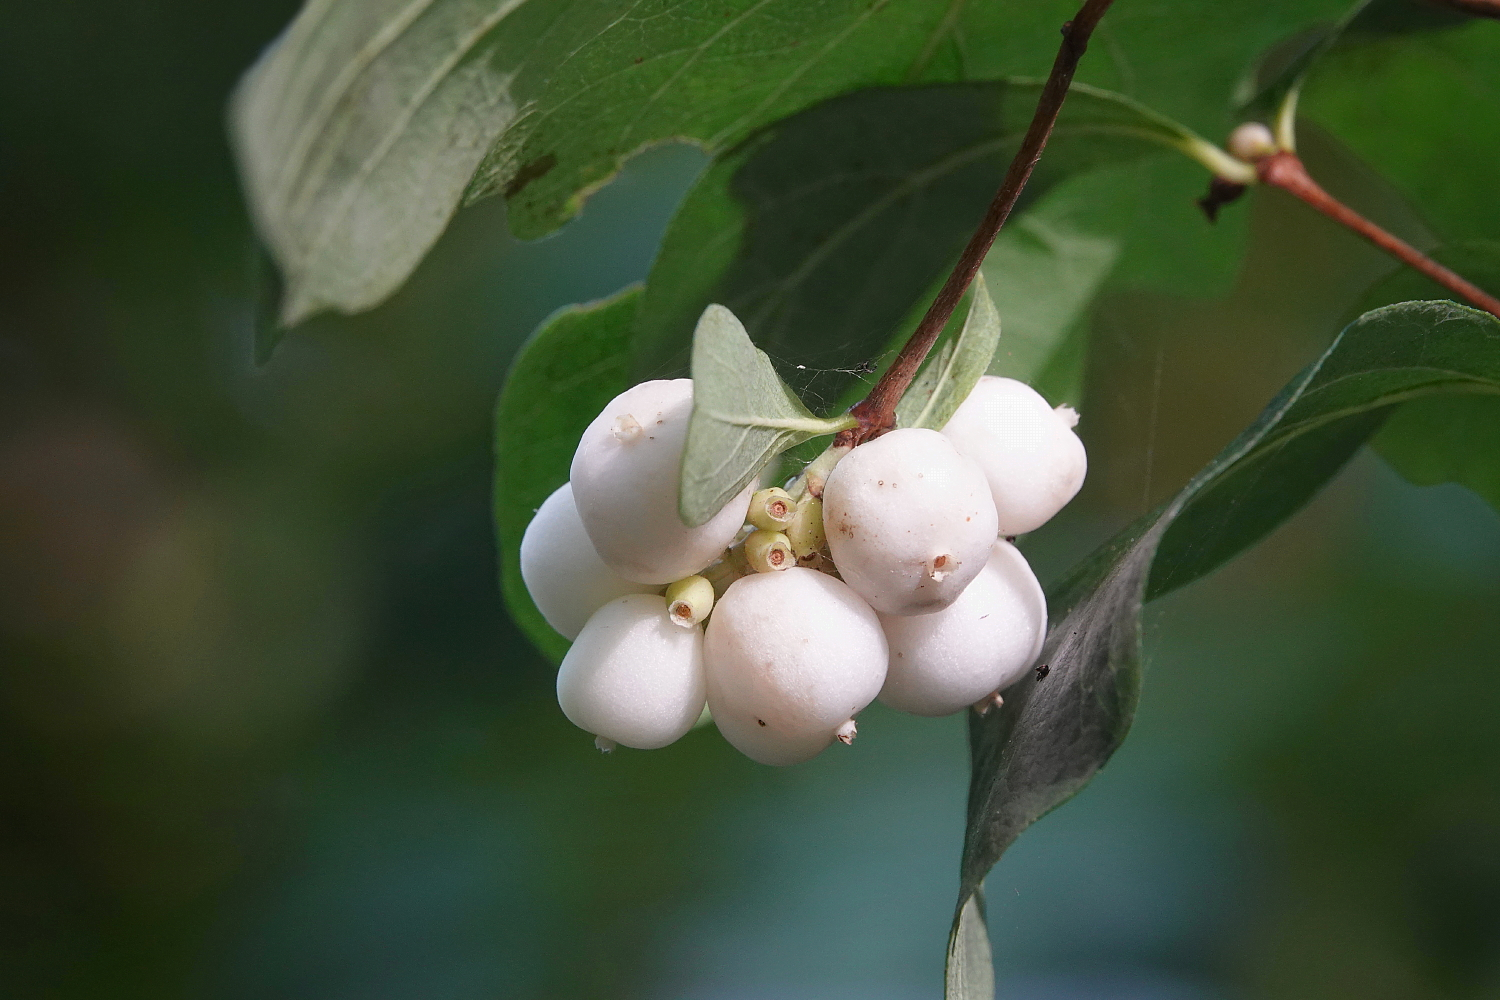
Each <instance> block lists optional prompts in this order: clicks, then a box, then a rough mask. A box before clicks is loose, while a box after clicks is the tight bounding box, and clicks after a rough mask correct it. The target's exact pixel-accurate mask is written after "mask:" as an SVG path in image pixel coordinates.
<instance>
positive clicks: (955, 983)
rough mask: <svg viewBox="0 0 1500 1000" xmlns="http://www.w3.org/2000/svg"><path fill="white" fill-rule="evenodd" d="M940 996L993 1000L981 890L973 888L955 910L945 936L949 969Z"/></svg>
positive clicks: (991, 962) (991, 965)
mask: <svg viewBox="0 0 1500 1000" xmlns="http://www.w3.org/2000/svg"><path fill="white" fill-rule="evenodd" d="M944 980H945V984H944V991H943V995H944V996H945V997H947V1000H994V997H995V960H994V959H993V958H992V957H991V955H990V932H989V928H988V927H986V926H985V922H984V887H983V886H979V887H978V888H976V889H975V890H974V892H973V894H972V895H971V896H969V898H968V899H966V900H964V901H963V904H962V905H961V906H960V907H959V908H958V917H957V918H956V919H955V920H954V921H953V931H952V933H951V934H949V935H948V968H947V970H946V975H945V976H944Z"/></svg>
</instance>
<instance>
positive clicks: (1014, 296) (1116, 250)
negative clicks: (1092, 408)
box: [983, 168, 1137, 402]
mask: <svg viewBox="0 0 1500 1000" xmlns="http://www.w3.org/2000/svg"><path fill="white" fill-rule="evenodd" d="M1136 176H1137V174H1136V172H1135V170H1134V169H1133V168H1126V169H1125V170H1123V171H1122V170H1119V169H1105V170H1096V171H1092V172H1090V173H1086V174H1080V175H1079V176H1077V177H1072V178H1069V179H1067V180H1065V181H1063V182H1062V183H1060V184H1058V185H1057V186H1056V187H1055V188H1053V189H1052V190H1051V191H1048V192H1047V193H1046V194H1044V195H1043V196H1042V197H1041V199H1040V200H1039V201H1038V202H1037V203H1036V204H1035V205H1033V206H1032V207H1031V208H1029V209H1028V210H1026V211H1024V212H1021V213H1019V214H1017V215H1016V216H1014V217H1013V218H1012V219H1011V220H1010V221H1009V222H1007V223H1006V226H1005V228H1004V229H1002V230H1001V231H1000V237H999V238H998V239H997V240H996V241H995V245H994V246H993V247H992V248H991V249H990V252H989V255H988V256H987V257H985V259H984V268H983V273H984V275H985V278H986V279H987V281H988V282H989V284H990V287H991V288H993V289H994V295H995V302H996V308H997V309H998V310H999V312H1000V315H1001V316H1003V317H1004V318H1005V339H1004V340H1003V341H1002V342H1001V344H1000V348H999V350H997V351H996V352H995V357H994V360H993V362H992V363H991V364H990V368H989V372H988V373H989V374H991V375H1003V376H1006V377H1007V378H1014V379H1019V380H1021V381H1022V382H1027V383H1033V384H1034V383H1036V382H1037V381H1038V380H1039V379H1041V377H1042V375H1043V373H1044V372H1045V371H1046V370H1047V369H1048V367H1049V366H1050V365H1051V364H1052V363H1053V361H1054V359H1056V358H1058V357H1059V355H1060V354H1061V353H1062V352H1063V351H1065V350H1066V349H1067V348H1068V347H1069V346H1072V347H1076V346H1077V344H1076V343H1072V342H1070V340H1069V334H1070V333H1072V332H1074V331H1076V330H1078V329H1079V328H1080V327H1081V325H1082V323H1083V320H1084V319H1085V317H1086V316H1087V312H1088V307H1089V304H1090V303H1091V302H1093V300H1094V297H1095V296H1096V295H1098V294H1099V292H1100V290H1102V289H1103V288H1104V286H1105V283H1106V282H1107V281H1108V279H1109V277H1110V275H1111V274H1112V273H1113V272H1114V269H1115V265H1116V262H1117V261H1118V260H1119V259H1120V253H1121V250H1122V249H1123V248H1124V245H1125V242H1126V239H1127V235H1126V234H1127V233H1128V231H1129V229H1130V227H1131V225H1132V223H1133V221H1134V220H1135V218H1136V207H1135V204H1136V199H1134V198H1131V197H1123V198H1122V197H1120V193H1121V191H1122V189H1123V190H1125V191H1127V192H1128V191H1130V190H1131V188H1132V186H1133V182H1134V181H1135V179H1136ZM1077 339H1078V338H1074V340H1075V341H1076V340H1077ZM1075 353H1077V352H1075ZM1080 374H1081V372H1080ZM1065 381H1067V380H1066V379H1060V380H1059V382H1065ZM1054 391H1055V392H1058V393H1060V394H1061V395H1068V396H1070V400H1071V401H1074V402H1076V401H1077V399H1076V392H1070V391H1068V390H1067V389H1066V388H1064V386H1062V385H1061V384H1060V385H1058V386H1055V387H1054ZM1044 395H1045V393H1044ZM1048 398H1051V396H1049V397H1048ZM1057 401H1059V400H1054V402H1057Z"/></svg>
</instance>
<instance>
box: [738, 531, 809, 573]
mask: <svg viewBox="0 0 1500 1000" xmlns="http://www.w3.org/2000/svg"><path fill="white" fill-rule="evenodd" d="M745 561H746V562H748V563H749V564H750V568H751V569H753V570H754V571H755V572H757V573H776V572H780V571H781V570H784V569H790V568H791V567H793V566H795V565H797V557H796V556H795V555H794V554H793V553H792V543H791V542H789V541H787V539H786V536H785V535H783V534H782V533H781V532H779V531H767V530H766V529H764V528H762V529H760V530H759V531H753V532H751V533H750V536H749V537H748V538H746V539H745Z"/></svg>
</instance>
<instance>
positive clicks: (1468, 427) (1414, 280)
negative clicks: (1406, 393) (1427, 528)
mask: <svg viewBox="0 0 1500 1000" xmlns="http://www.w3.org/2000/svg"><path fill="white" fill-rule="evenodd" d="M1432 256H1433V257H1434V258H1435V259H1436V260H1438V261H1439V262H1440V263H1442V264H1444V265H1446V266H1447V267H1450V268H1452V269H1453V270H1454V271H1457V272H1458V273H1459V274H1461V275H1463V276H1464V277H1466V278H1468V279H1469V280H1470V281H1473V282H1474V283H1476V284H1478V285H1479V286H1480V287H1481V288H1485V289H1489V290H1500V242H1490V241H1482V242H1474V243H1467V244H1459V245H1457V246H1453V247H1448V248H1445V249H1443V250H1439V251H1436V252H1434V253H1433V254H1432ZM1447 294H1449V293H1448V292H1447V290H1446V289H1444V288H1442V287H1441V286H1440V285H1438V284H1437V283H1436V282H1435V281H1433V280H1432V279H1430V278H1427V277H1425V276H1423V275H1421V274H1419V273H1418V272H1416V271H1413V270H1410V269H1408V268H1402V269H1401V270H1399V271H1397V272H1396V273H1395V274H1392V275H1391V276H1390V277H1388V278H1386V279H1385V280H1384V281H1381V282H1380V283H1378V284H1377V285H1375V286H1374V287H1373V288H1371V289H1370V291H1369V292H1368V293H1366V294H1365V296H1364V298H1363V299H1362V308H1364V309H1373V308H1375V307H1377V306H1382V305H1386V304H1388V303H1390V302H1398V301H1401V300H1404V299H1416V298H1437V297H1439V296H1442V295H1447ZM1371 443H1372V444H1373V445H1374V447H1375V450H1376V451H1378V452H1379V453H1380V456H1381V457H1382V458H1384V459H1385V460H1386V461H1387V462H1389V463H1390V464H1391V466H1392V467H1393V468H1394V469H1395V470H1396V471H1397V472H1399V473H1400V474H1401V475H1402V476H1404V477H1405V478H1406V479H1407V480H1409V481H1410V482H1413V483H1415V484H1417V485H1418V486H1436V485H1437V484H1438V483H1460V484H1462V485H1464V486H1467V487H1468V488H1469V489H1471V490H1473V491H1474V492H1475V493H1477V494H1479V495H1480V496H1481V497H1483V498H1484V499H1485V500H1487V501H1489V503H1490V504H1491V505H1492V506H1494V507H1495V508H1496V509H1497V510H1500V398H1496V397H1493V396H1434V397H1433V398H1431V399H1420V400H1413V401H1412V402H1410V403H1408V404H1406V405H1405V406H1403V407H1402V408H1401V409H1400V410H1399V411H1398V412H1397V413H1396V414H1395V415H1393V416H1392V417H1391V419H1389V420H1387V421H1386V422H1385V425H1384V426H1383V427H1381V429H1380V432H1379V433H1378V434H1376V435H1375V438H1374V440H1373V441H1372V442H1371Z"/></svg>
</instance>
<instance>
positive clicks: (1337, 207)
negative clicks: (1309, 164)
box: [1255, 151, 1500, 317]
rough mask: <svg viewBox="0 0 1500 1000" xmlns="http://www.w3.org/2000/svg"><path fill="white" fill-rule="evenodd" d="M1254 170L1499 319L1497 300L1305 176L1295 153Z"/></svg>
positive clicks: (1268, 160) (1281, 155)
mask: <svg viewBox="0 0 1500 1000" xmlns="http://www.w3.org/2000/svg"><path fill="white" fill-rule="evenodd" d="M1255 170H1256V173H1257V174H1259V176H1260V179H1261V181H1262V182H1263V183H1266V184H1270V185H1271V186H1272V187H1279V188H1281V189H1282V190H1283V191H1286V192H1288V193H1289V194H1291V195H1293V196H1294V197H1296V198H1299V199H1301V200H1302V201H1304V202H1306V203H1307V204H1308V205H1310V206H1311V207H1313V208H1315V209H1317V210H1318V211H1319V212H1322V213H1323V214H1324V215H1326V216H1328V217H1329V218H1330V219H1332V220H1334V221H1335V222H1337V223H1339V224H1340V225H1343V226H1346V227H1348V228H1349V229H1352V230H1353V231H1354V232H1356V233H1358V234H1359V235H1361V236H1363V237H1364V238H1365V239H1367V240H1369V241H1370V242H1371V243H1373V244H1375V245H1376V246H1377V247H1379V248H1380V249H1382V250H1384V251H1385V252H1386V253H1388V254H1390V255H1391V256H1393V257H1395V258H1396V259H1397V260H1399V261H1401V262H1402V263H1403V264H1406V265H1407V266H1409V267H1412V268H1414V269H1416V270H1418V271H1420V272H1422V273H1423V274H1425V275H1427V277H1429V278H1431V279H1432V280H1433V281H1436V282H1437V283H1438V284H1440V285H1442V286H1443V287H1444V288H1446V289H1448V290H1449V291H1450V292H1452V293H1454V294H1455V295H1457V296H1459V297H1461V298H1463V299H1466V300H1468V302H1469V303H1470V304H1471V305H1474V306H1476V307H1478V308H1480V309H1483V310H1484V311H1485V312H1488V313H1493V314H1494V315H1495V316H1497V317H1500V299H1497V298H1495V297H1494V296H1493V295H1490V294H1489V293H1488V292H1486V291H1484V290H1483V289H1482V288H1479V287H1478V286H1476V285H1474V284H1473V283H1471V282H1469V281H1465V280H1464V279H1463V278H1462V277H1460V276H1459V275H1457V274H1454V273H1453V272H1452V271H1450V270H1448V269H1447V268H1446V267H1444V266H1443V265H1441V264H1439V263H1438V262H1437V261H1435V260H1433V259H1432V258H1431V257H1429V256H1427V255H1426V254H1424V253H1422V252H1421V251H1420V250H1418V249H1417V248H1416V247H1414V246H1412V245H1411V244H1410V243H1407V242H1406V241H1405V240H1402V239H1399V238H1397V237H1396V236H1393V235H1392V234H1390V233H1388V232H1386V231H1385V230H1384V229H1381V228H1380V227H1379V226H1377V225H1376V224H1375V223H1373V222H1371V221H1370V220H1369V219H1366V218H1365V217H1364V216H1363V215H1360V214H1359V213H1358V212H1356V211H1355V210H1354V209H1352V208H1350V207H1349V206H1348V205H1345V204H1344V203H1343V202H1341V201H1339V200H1338V199H1337V198H1335V197H1333V195H1331V194H1329V193H1328V192H1327V191H1324V190H1323V188H1322V187H1320V186H1319V185H1318V182H1317V181H1315V180H1313V179H1312V177H1311V176H1310V175H1309V174H1308V172H1307V168H1306V167H1304V166H1303V165H1302V161H1301V160H1299V159H1298V158H1297V155H1296V154H1295V153H1288V152H1284V151H1283V152H1279V153H1273V154H1271V155H1270V156H1267V157H1265V158H1263V159H1261V160H1259V161H1257V162H1256V164H1255Z"/></svg>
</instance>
